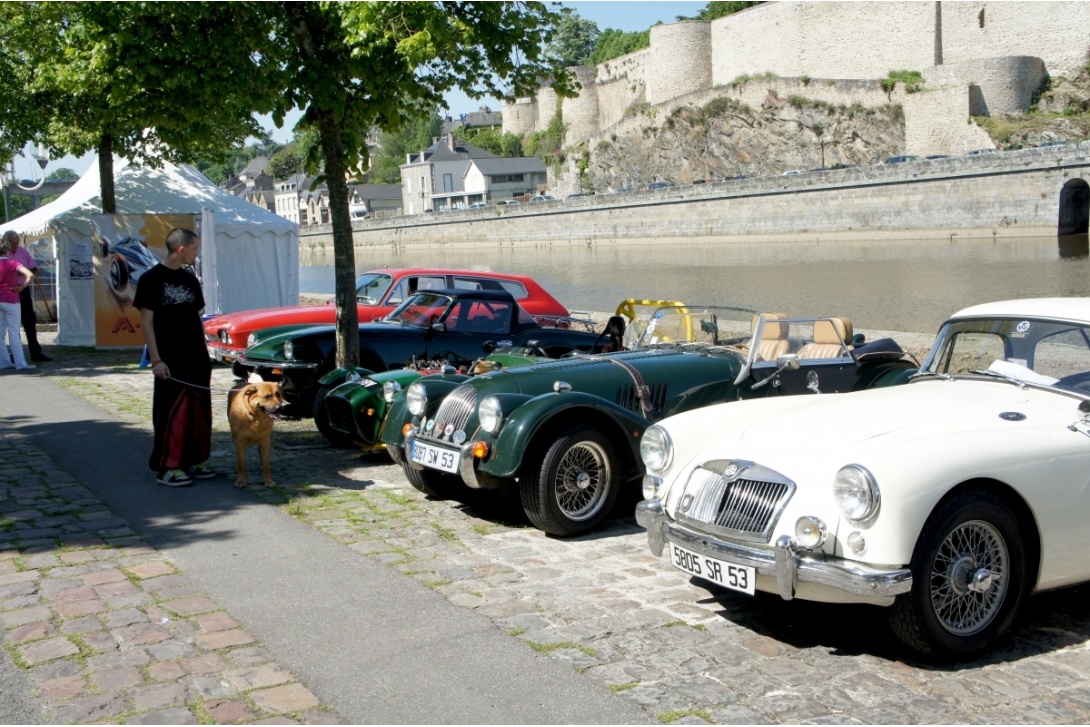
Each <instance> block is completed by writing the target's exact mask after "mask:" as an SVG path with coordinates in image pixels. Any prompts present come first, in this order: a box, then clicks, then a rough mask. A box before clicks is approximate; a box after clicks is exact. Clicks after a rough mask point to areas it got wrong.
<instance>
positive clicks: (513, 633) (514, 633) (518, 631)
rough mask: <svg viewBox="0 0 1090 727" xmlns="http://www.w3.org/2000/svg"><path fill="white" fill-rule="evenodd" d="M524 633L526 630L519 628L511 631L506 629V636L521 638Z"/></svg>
mask: <svg viewBox="0 0 1090 727" xmlns="http://www.w3.org/2000/svg"><path fill="white" fill-rule="evenodd" d="M524 633H526V629H524V628H522V627H521V626H516V627H515V628H513V629H507V635H508V636H522V635H523V634H524Z"/></svg>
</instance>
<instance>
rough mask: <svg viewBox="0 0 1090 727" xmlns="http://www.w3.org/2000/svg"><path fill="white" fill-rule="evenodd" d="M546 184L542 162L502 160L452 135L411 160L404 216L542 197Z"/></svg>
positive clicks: (404, 173)
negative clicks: (538, 193)
mask: <svg viewBox="0 0 1090 727" xmlns="http://www.w3.org/2000/svg"><path fill="white" fill-rule="evenodd" d="M546 182H547V176H546V170H545V164H544V162H542V161H541V160H540V159H538V158H536V157H511V158H507V157H500V156H497V155H495V154H493V153H492V152H490V151H485V150H484V149H481V148H479V147H476V146H473V145H472V144H467V143H466V142H464V141H462V140H461V139H458V138H456V137H455V136H453V135H451V134H448V135H446V136H444V137H442V138H440V139H435V142H434V143H433V144H432V145H431V146H429V147H428V148H427V149H425V150H423V151H421V152H415V153H411V154H408V155H407V156H406V163H405V164H403V165H401V192H402V211H403V213H404V214H407V215H418V214H422V213H424V212H429V211H431V212H439V211H444V210H451V209H464V208H466V207H468V206H469V205H471V204H473V203H474V202H485V203H489V204H491V203H493V202H494V201H496V200H501V199H509V198H511V197H519V196H522V195H524V194H527V193H530V192H536V191H537V190H538V189H539V188H542V187H544V186H545V184H546Z"/></svg>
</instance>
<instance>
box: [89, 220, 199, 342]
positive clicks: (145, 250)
mask: <svg viewBox="0 0 1090 727" xmlns="http://www.w3.org/2000/svg"><path fill="white" fill-rule="evenodd" d="M91 226H92V230H93V232H92V237H93V240H92V247H93V259H94V276H95V347H96V348H139V347H142V346H143V345H144V332H143V331H141V330H140V311H139V310H137V309H136V308H134V307H133V304H132V302H133V299H134V298H135V297H136V284H137V283H138V282H139V281H140V276H141V275H142V274H143V273H144V272H146V271H148V270H150V269H151V268H153V267H155V265H156V264H158V262H159V261H160V260H162V259H163V258H164V257H166V254H167V248H166V237H167V234H168V233H169V232H170V231H171V230H173V229H174V228H175V227H182V228H185V229H187V230H193V231H194V232H197V220H196V218H195V216H194V215H186V214H181V215H178V214H171V215H165V214H161V215H157V214H142V215H94V216H92V217H91Z"/></svg>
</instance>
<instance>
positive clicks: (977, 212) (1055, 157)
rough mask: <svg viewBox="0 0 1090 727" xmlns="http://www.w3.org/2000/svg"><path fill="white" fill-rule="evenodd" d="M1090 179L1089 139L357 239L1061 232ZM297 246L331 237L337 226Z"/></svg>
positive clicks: (589, 240) (363, 225)
mask: <svg viewBox="0 0 1090 727" xmlns="http://www.w3.org/2000/svg"><path fill="white" fill-rule="evenodd" d="M1073 179H1081V180H1084V181H1086V180H1090V142H1087V143H1083V144H1079V145H1070V146H1065V147H1048V148H1042V149H1027V150H1023V151H1016V152H1003V153H995V154H988V155H981V156H975V157H958V158H950V159H943V160H937V161H933V162H916V163H909V164H897V165H885V164H876V165H873V166H869V167H858V168H852V169H845V170H839V171H829V172H818V173H809V174H799V175H795V176H787V177H765V178H761V179H747V180H740V181H733V182H721V183H717V184H703V185H692V186H683V187H671V188H668V189H664V190H653V191H640V192H634V193H631V194H623V195H622V194H616V195H597V196H592V197H579V198H575V199H570V200H557V201H556V202H551V203H547V204H540V205H521V206H517V207H511V208H506V207H505V208H503V209H499V208H494V207H492V208H485V209H479V210H464V211H459V212H450V213H444V214H429V215H415V216H403V217H395V218H387V219H382V220H361V221H356V222H354V223H353V234H354V238H355V241H356V244H357V245H359V246H395V247H415V246H423V247H430V246H434V245H462V244H472V245H490V246H516V245H517V246H522V245H537V244H548V245H573V244H574V245H589V244H608V243H621V242H623V243H634V242H640V241H645V242H648V243H662V242H663V241H667V240H669V239H679V240H686V241H717V242H722V241H729V240H731V239H736V238H747V239H752V238H754V237H760V236H765V237H769V238H775V239H795V240H797V239H803V240H822V239H838V240H843V239H850V238H853V237H854V238H859V239H876V238H878V239H882V238H885V239H891V240H892V239H913V238H917V239H918V238H923V237H936V236H943V237H945V236H958V237H966V238H967V237H1023V236H1054V235H1056V234H1057V225H1058V223H1059V216H1060V198H1061V192H1062V190H1063V188H1064V185H1065V184H1067V183H1069V182H1070V181H1071V180H1073ZM299 238H300V244H301V245H302V246H304V247H307V246H309V247H324V246H329V245H331V244H332V230H331V228H330V227H329V226H328V225H320V226H313V227H303V228H301V230H300V235H299Z"/></svg>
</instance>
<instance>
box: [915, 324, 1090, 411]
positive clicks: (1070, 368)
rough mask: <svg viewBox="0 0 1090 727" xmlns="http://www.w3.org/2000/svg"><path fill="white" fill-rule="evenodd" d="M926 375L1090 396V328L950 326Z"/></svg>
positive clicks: (938, 342)
mask: <svg viewBox="0 0 1090 727" xmlns="http://www.w3.org/2000/svg"><path fill="white" fill-rule="evenodd" d="M921 373H930V374H946V375H950V376H955V377H956V376H963V375H967V376H973V377H980V376H987V377H989V378H994V379H1001V380H1005V381H1008V382H1011V383H1015V384H1018V385H1025V384H1035V385H1038V386H1053V387H1056V388H1068V389H1073V390H1078V391H1080V392H1082V393H1084V394H1085V393H1088V392H1090V326H1084V325H1081V324H1077V323H1064V322H1057V321H1048V320H1037V319H1030V318H1001V319H994V318H989V319H969V320H958V321H952V322H949V323H947V324H946V325H945V326H943V328H942V330H941V331H939V336H938V338H937V339H936V343H935V345H934V347H933V348H932V350H931V353H930V354H929V355H928V357H927V360H926V361H925V362H924V365H923V367H922V369H921Z"/></svg>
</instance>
